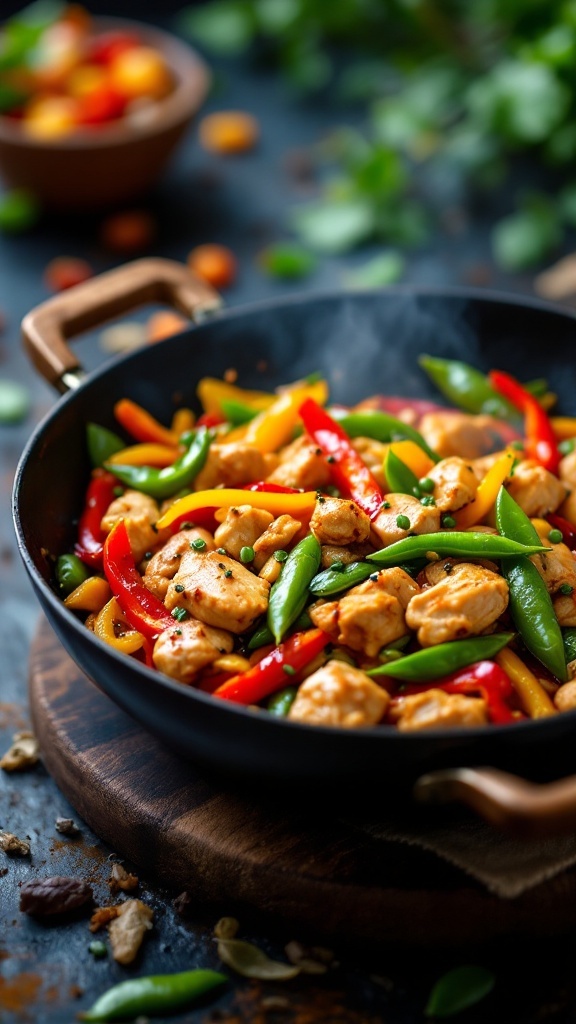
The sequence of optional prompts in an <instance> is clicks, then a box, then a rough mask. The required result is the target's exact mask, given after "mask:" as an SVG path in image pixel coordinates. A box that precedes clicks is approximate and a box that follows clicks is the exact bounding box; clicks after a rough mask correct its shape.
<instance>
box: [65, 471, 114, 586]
mask: <svg viewBox="0 0 576 1024" xmlns="http://www.w3.org/2000/svg"><path fill="white" fill-rule="evenodd" d="M117 486H118V481H117V479H116V477H115V476H113V475H112V473H106V472H104V471H103V470H101V469H96V470H94V472H93V474H92V479H91V480H90V483H89V484H88V490H87V491H86V500H85V503H84V510H83V512H82V515H81V516H80V521H79V523H78V540H77V542H76V544H75V547H74V553H75V554H76V555H77V556H78V558H81V559H82V561H83V562H85V563H86V564H87V565H91V566H95V567H97V568H100V566H101V565H102V549H103V545H104V540H105V537H106V534H105V533H104V531H103V530H102V529H101V528H100V523H101V521H102V516H103V515H104V513H105V512H106V510H107V509H108V506H109V505H111V504H112V502H113V501H114V490H115V488H116V487H117Z"/></svg>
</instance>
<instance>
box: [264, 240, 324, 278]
mask: <svg viewBox="0 0 576 1024" xmlns="http://www.w3.org/2000/svg"><path fill="white" fill-rule="evenodd" d="M258 262H259V264H260V266H261V267H262V269H263V270H265V271H266V273H267V274H270V276H271V277H279V278H285V279H287V280H297V279H298V278H302V277H307V275H308V274H310V273H312V271H313V270H315V269H316V262H317V261H316V259H315V257H314V256H313V255H312V253H310V252H307V250H306V249H302V248H301V247H300V246H298V245H293V244H291V243H289V242H278V243H277V244H276V245H271V246H269V247H268V248H267V249H264V251H263V252H261V253H260V256H259V257H258Z"/></svg>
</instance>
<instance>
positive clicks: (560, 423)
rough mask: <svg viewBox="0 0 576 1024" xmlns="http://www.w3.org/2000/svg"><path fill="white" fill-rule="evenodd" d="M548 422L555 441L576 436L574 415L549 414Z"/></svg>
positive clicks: (567, 439)
mask: <svg viewBox="0 0 576 1024" xmlns="http://www.w3.org/2000/svg"><path fill="white" fill-rule="evenodd" d="M550 423H551V424H552V430H553V431H554V433H555V435H556V440H557V441H570V440H571V439H572V438H573V437H576V416H551V417H550Z"/></svg>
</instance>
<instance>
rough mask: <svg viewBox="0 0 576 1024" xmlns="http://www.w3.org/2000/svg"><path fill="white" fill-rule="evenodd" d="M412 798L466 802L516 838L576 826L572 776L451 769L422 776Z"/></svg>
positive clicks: (575, 788)
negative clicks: (532, 778)
mask: <svg viewBox="0 0 576 1024" xmlns="http://www.w3.org/2000/svg"><path fill="white" fill-rule="evenodd" d="M414 796H415V797H416V799H417V800H419V801H422V802H425V803H428V804H431V803H449V802H452V801H458V802H460V803H464V804H466V805H467V806H468V807H470V808H471V809H472V810H474V811H476V812H477V813H478V814H480V815H481V816H482V817H483V818H484V819H485V820H486V821H488V822H490V823H491V824H492V825H496V826H498V828H501V829H503V830H505V831H507V832H510V833H513V834H515V835H518V836H523V837H528V838H534V837H537V836H552V835H560V834H562V833H566V832H574V831H575V830H576V775H570V776H568V777H567V778H565V779H559V780H558V781H557V782H549V783H544V784H539V783H534V782H528V781H527V780H526V779H521V778H519V777H518V776H517V775H510V774H508V773H507V772H502V771H499V770H498V769H496V768H449V769H446V770H442V771H435V772H430V773H429V774H428V775H423V776H421V778H419V779H418V781H417V782H416V784H415V787H414Z"/></svg>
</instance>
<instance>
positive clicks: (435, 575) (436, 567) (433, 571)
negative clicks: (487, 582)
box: [418, 558, 498, 587]
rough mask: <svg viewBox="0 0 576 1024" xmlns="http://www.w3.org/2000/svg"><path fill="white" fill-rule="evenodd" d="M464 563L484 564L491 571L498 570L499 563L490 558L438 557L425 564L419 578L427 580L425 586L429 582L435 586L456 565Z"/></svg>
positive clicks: (420, 580)
mask: <svg viewBox="0 0 576 1024" xmlns="http://www.w3.org/2000/svg"><path fill="white" fill-rule="evenodd" d="M463 563H466V564H468V565H470V564H474V565H483V566H484V568H485V569H490V571H491V572H495V573H497V572H498V565H497V564H496V562H491V561H490V559H489V558H474V559H470V558H438V559H437V560H436V561H435V562H429V563H428V565H426V566H424V568H423V569H422V575H419V576H418V580H419V582H422V578H423V579H424V580H425V583H424V586H425V585H426V584H427V585H428V586H429V587H434V586H435V585H436V584H437V583H441V582H442V580H445V579H446V577H447V576H449V575H450V573H451V572H452V570H453V568H454V566H455V565H461V564H463Z"/></svg>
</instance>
